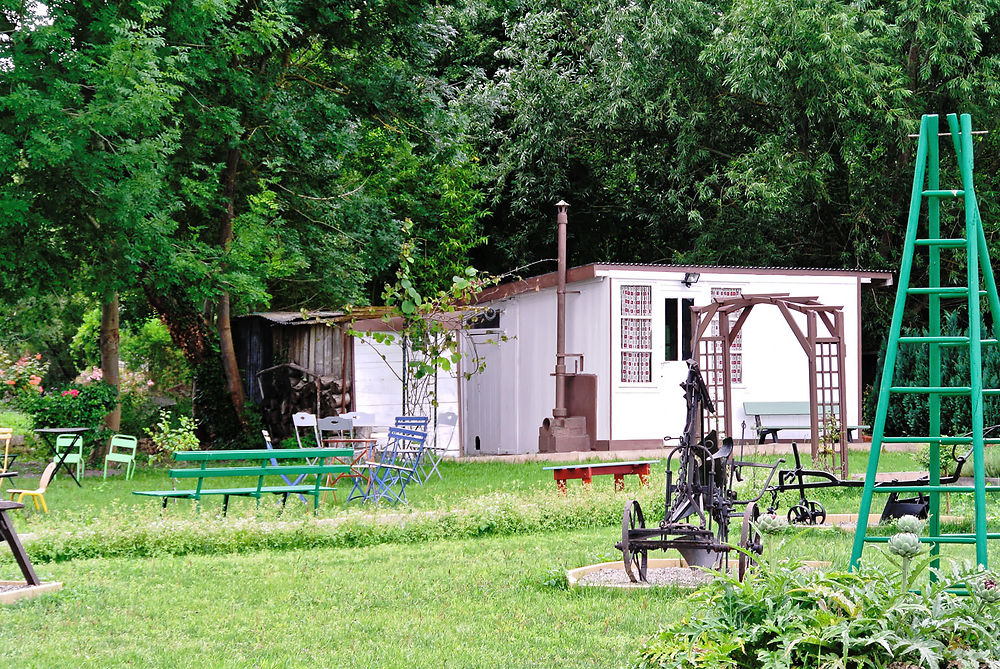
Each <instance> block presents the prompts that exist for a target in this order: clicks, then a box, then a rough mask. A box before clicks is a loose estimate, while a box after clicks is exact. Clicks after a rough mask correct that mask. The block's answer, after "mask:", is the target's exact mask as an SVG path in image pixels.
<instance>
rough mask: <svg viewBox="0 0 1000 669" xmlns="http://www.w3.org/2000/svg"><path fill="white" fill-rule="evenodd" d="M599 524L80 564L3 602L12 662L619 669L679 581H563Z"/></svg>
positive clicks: (6, 652)
mask: <svg viewBox="0 0 1000 669" xmlns="http://www.w3.org/2000/svg"><path fill="white" fill-rule="evenodd" d="M611 538H612V537H610V536H609V534H608V532H605V531H594V530H590V531H585V532H574V533H554V534H547V535H531V536H519V537H503V538H489V539H476V540H463V541H443V542H439V543H434V544H420V545H413V546H399V545H384V546H374V547H368V548H365V549H362V550H357V549H337V550H309V551H283V552H259V553H254V554H251V555H222V556H198V557H185V558H156V559H149V560H141V561H133V560H79V561H73V562H68V563H63V564H56V565H46V566H45V567H44V568H43V569H41V570H40V571H41V572H42V573H43V574H44V577H45V578H53V579H59V580H63V581H65V582H66V587H65V589H64V590H63V591H62V592H61V593H58V594H56V595H53V596H47V597H44V598H41V599H39V600H35V601H29V602H24V603H21V604H18V605H16V606H13V607H7V608H5V610H4V611H3V614H2V615H3V621H4V622H3V625H2V626H0V655H2V656H3V657H4V659H5V660H6V661H7V662H9V663H10V666H24V667H56V666H94V667H108V666H122V665H135V666H150V667H187V666H192V665H195V664H197V665H198V666H229V667H233V666H259V667H297V666H349V665H350V666H357V667H442V666H444V667H498V666H511V667H528V666H540V667H554V666H566V667H584V666H602V667H607V666H624V665H626V664H627V663H628V661H629V659H630V658H631V654H632V649H633V648H634V646H635V643H636V642H637V641H638V640H642V639H645V638H646V637H647V636H648V635H649V634H651V633H652V632H654V631H655V630H656V628H657V626H658V625H659V624H660V623H661V622H663V621H666V620H667V619H669V618H671V617H673V616H675V615H678V614H679V613H680V612H681V610H682V608H681V607H678V606H677V605H676V596H677V595H676V592H674V591H669V590H656V591H645V592H634V591H633V592H606V591H596V590H583V591H577V590H572V591H570V590H565V589H560V588H558V587H554V586H552V585H547V584H546V582H547V581H548V580H549V579H551V578H552V576H551V574H550V570H551V569H553V568H557V567H559V566H560V565H561V564H566V563H572V564H586V563H588V562H590V561H593V560H594V559H597V558H599V557H600V556H599V555H597V553H598V552H599V551H600V549H602V548H603V549H604V550H605V551H606V549H607V548H608V546H609V540H610V539H611Z"/></svg>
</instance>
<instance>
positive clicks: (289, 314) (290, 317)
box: [237, 311, 344, 325]
mask: <svg viewBox="0 0 1000 669" xmlns="http://www.w3.org/2000/svg"><path fill="white" fill-rule="evenodd" d="M343 315H344V312H342V311H305V312H303V311H255V312H254V313H252V314H246V315H243V316H237V318H250V317H252V316H256V317H257V318H263V319H264V320H266V321H270V322H272V323H281V324H282V325H297V324H306V323H315V322H316V320H318V319H327V318H336V317H338V316H343Z"/></svg>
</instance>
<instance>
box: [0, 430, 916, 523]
mask: <svg viewBox="0 0 1000 669" xmlns="http://www.w3.org/2000/svg"><path fill="white" fill-rule="evenodd" d="M750 448H752V447H748V450H747V454H746V457H747V459H753V460H756V461H759V462H773V461H774V460H775V459H776V458H775V456H760V457H752V454H751V452H750ZM784 457H785V460H786V464H785V465H783V466H784V467H791V456H784ZM623 459H627V454H626V455H624V456H623ZM549 464H550V463H545V462H525V463H508V462H499V461H491V462H477V461H475V460H471V459H470V460H463V461H460V462H448V461H446V462H443V463H441V471H442V475H443V479H441V480H439V479H438V478H437V477H435V478H433V479H432V480H430V481H429V482H428V483H427V484H426V485H424V486H418V485H410V486H407V491H406V492H407V498H408V501H409V504H408V505H407V509H418V510H434V509H449V508H455V507H460V506H462V505H463V504H466V503H467V502H468V500H470V499H475V498H479V497H483V496H487V495H495V494H502V495H506V496H513V497H519V498H524V499H531V500H537V499H539V498H542V499H544V498H549V497H555V495H556V486H555V482H554V481H553V478H552V472H549V471H544V470H543V467H545V466H548V465H549ZM850 464H851V472H852V474H853V473H861V472H863V471H864V469H865V466H866V464H867V451H852V456H851V458H850ZM803 466H804V467H806V468H808V467H809V466H810V458H809V456H808V455H804V456H803ZM18 468H21V470H22V471H24V472H25V475H23V476H19V477H18V478H17V479H16V485H17V487H19V488H35V487H36V486H37V485H38V480H37V479H38V476H39V474H40V472H41V469H42V463H22V462H20V461H19V462H18V463H16V466H15V469H18ZM880 469H881V470H882V471H901V470H908V469H919V465H918V464H917V462H916V460H915V459H914V458H913V456H912V455H911V454H909V453H885V454H883V455H882V460H881V463H880ZM752 473H753V474H754V475H756V477H757V478H758V479H759V480H758V481H757V483H756V485H758V486H759V485H760V484H762V483H763V475H762V474H761V472H760V471H755V472H752ZM92 474H93V475H92ZM248 480H249V479H216V480H213V481H212V482H211V484H210V486H211V487H227V486H229V485H232V484H238V485H241V486H242V485H246V484H247V481H248ZM625 482H626V490H625V494H627V495H631V496H637V497H638V498H639V499H640V500H641V501H642V503H643V505H645V504H646V500H647V499H648V500H650V501H653V500H657V501H658V502H659V503H660V504H661V505H662V498H663V491H664V486H665V482H666V479H665V474H664V471H663V467H662V465H661V466H659V467H656V466H654V467H653V473H652V476H651V477H650V485H649V487H647V488H640V486H639V485H638V479H637V477H635V476H628V477H626V478H625ZM568 485H569V487H570V489H571V492H577V490H578V489H579V487H580V483H579V482H578V481H570V482H568ZM752 485H754V484H753V483H751V484H748V488H749V486H752ZM9 487H12V485H11V484H10V483H6V484H4V488H9ZM170 487H171V485H170V480H169V479H168V478H167V475H166V470H165V469H158V468H149V467H146V466H140V467H139V469H138V470H137V472H136V474H135V477H134V478H133V479H132V480H131V481H125V480H124V477H122V476H121V475H111V476H109V478H108V479H107V480H106V481H105V480H102V478H101V475H100V472H92V471H91V470H88V476H87V477H85V479H84V481H83V487H82V488H81V487H77V486H76V484H74V483H73V481H72V479H70V478H69V477H68V476H65V475H60V476H58V477H57V479H56V480H55V481H54V482H53V483H52V484H51V485H50V487H49V491H48V492H47V493H46V495H45V497H46V500H47V502H48V505H49V509H50V511H51V513H49V514H48V516H41V515H38V514H35V515H33V516H32V517H31V518H30V522H32V523H34V522H42V523H45V524H48V525H52V526H61V525H64V524H68V525H76V524H78V523H79V522H81V521H84V522H85V521H87V520H90V519H98V518H100V517H101V516H102V515H103V514H104V513H105V511H106V509H107V508H108V506H109V505H111V504H115V505H118V506H123V507H137V509H136V510H137V512H140V513H145V512H148V511H155V512H156V513H157V514H159V509H160V502H159V499H157V498H150V497H143V496H138V495H133V494H132V491H134V490H164V489H170ZM177 487H178V488H188V487H191V488H193V487H194V484H193V483H189V482H187V481H182V482H181V483H180V485H178V486H177ZM206 487H208V486H206ZM611 489H612V479H611V477H610V476H598V477H596V478H595V479H594V492H595V493H598V494H611ZM349 491H350V482H349V481H347V480H342V481H341V482H340V483H339V484H338V492H337V499H336V501H335V500H334V497H333V495H328V496H327V498H326V500H325V501H324V502H323V504H322V505H321V508H320V516H321V517H329V516H336V515H338V514H340V513H342V512H343V511H345V510H353V509H357V508H359V507H362V505H360V504H359V503H358V502H357V501H354V502H351V503H347V502H346V501H345V500H346V498H347V494H348V492H349ZM817 497H818V498H819V499H821V500H822V501H823V504H824V505H825V506H827V507H828V510H829V511H831V512H851V511H856V510H857V499H860V497H859V495H858V494H857V493H856V491H836V490H835V491H822V492H820V493H818V494H817ZM765 501H766V500H765ZM831 505H832V506H831ZM193 506H194V505H193V504H192V503H191V502H190V501H187V500H182V501H180V502H177V503H170V504H169V505H168V508H167V512H166V514H167V515H168V516H169V515H171V514H182V515H185V514H187V513H189V511H190V509H191V508H192V507H193ZM221 506H222V500H221V498H208V499H207V500H206V501H204V502H203V507H204V509H205V510H206V511H207V512H210V513H215V512H217V511H218V510H219V509H221ZM782 506H783V508H786V509H787V505H784V504H783V505H782ZM254 507H255V504H254V502H253V501H252V500H249V499H238V498H234V499H232V500H231V501H230V513H231V514H240V513H251V512H252V511H253V509H254ZM300 507H301V508H300ZM387 508H391V507H387ZM310 512H311V511H310V510H308V509H306V508H305V505H303V504H301V503H296V502H294V501H293V500H291V499H290V500H289V504H288V513H289V514H290V515H291V516H292V517H294V516H296V515H302V514H308V513H310Z"/></svg>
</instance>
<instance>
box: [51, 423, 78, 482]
mask: <svg viewBox="0 0 1000 669" xmlns="http://www.w3.org/2000/svg"><path fill="white" fill-rule="evenodd" d="M65 450H68V451H69V454H68V455H67V456H66V460H64V462H65V463H66V464H67V465H76V480H77V481H81V480H83V437H81V436H80V435H78V434H60V435H59V436H58V437H56V454H55V455H54V456H53V458H52V462H59V457H60V456H61V455H62V452H63V451H65ZM52 478H53V479H54V478H55V476H53V477H52Z"/></svg>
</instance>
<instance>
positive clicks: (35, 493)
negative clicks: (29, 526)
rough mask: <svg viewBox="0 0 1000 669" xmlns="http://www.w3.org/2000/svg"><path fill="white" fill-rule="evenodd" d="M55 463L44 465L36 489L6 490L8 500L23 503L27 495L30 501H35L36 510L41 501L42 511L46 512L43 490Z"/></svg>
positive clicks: (54, 467) (47, 485)
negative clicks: (8, 496)
mask: <svg viewBox="0 0 1000 669" xmlns="http://www.w3.org/2000/svg"><path fill="white" fill-rule="evenodd" d="M56 464H57V463H55V462H50V463H49V464H48V465H46V466H45V471H44V472H42V478H41V479H40V480H39V481H38V489H37V490H20V489H18V488H11V489H10V490H8V491H7V494H8V495H10V500H11V501H12V502H14V501H16V502H18V503H23V502H24V496H25V495H28V496H30V497H31V498H32V500H31V501H33V502H34V503H35V510H36V511H37V510H38V502H39V501H41V503H42V511H44V512H46V513H48V512H49V507H48V506H46V504H45V490H46V489H47V488H48V487H49V483H50V482H51V481H52V472H54V471H55V470H56ZM15 497H17V499H16V500H15V499H14V498H15Z"/></svg>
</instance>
